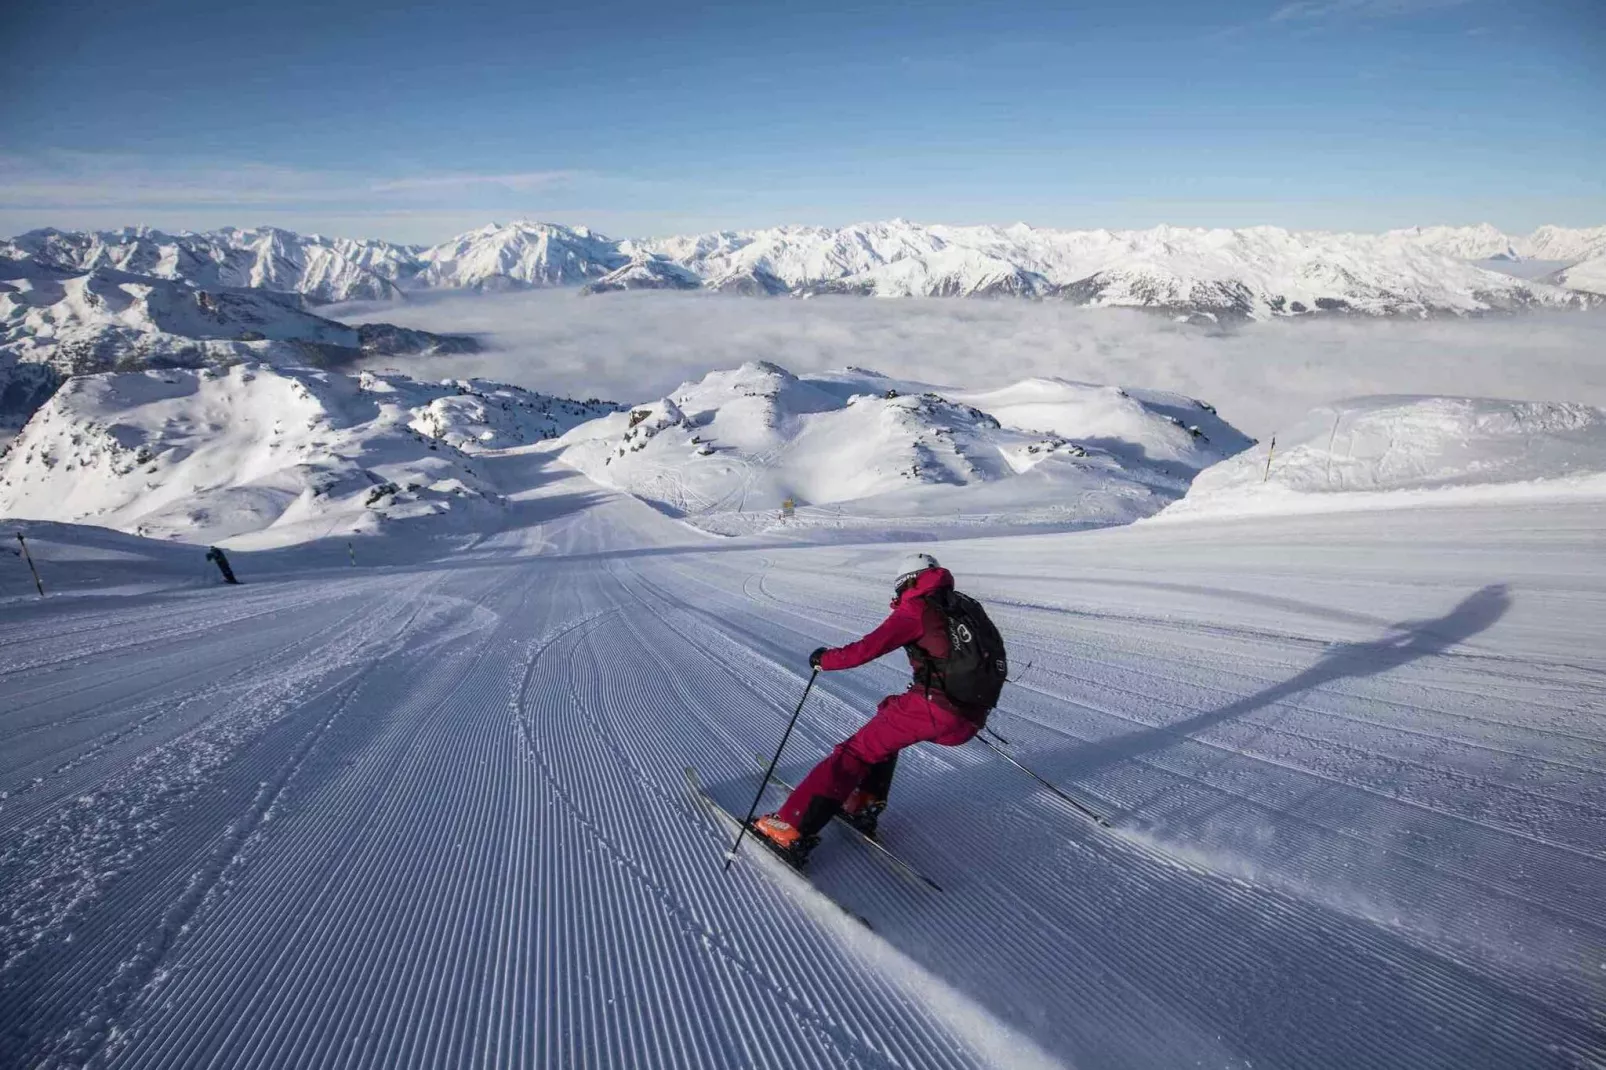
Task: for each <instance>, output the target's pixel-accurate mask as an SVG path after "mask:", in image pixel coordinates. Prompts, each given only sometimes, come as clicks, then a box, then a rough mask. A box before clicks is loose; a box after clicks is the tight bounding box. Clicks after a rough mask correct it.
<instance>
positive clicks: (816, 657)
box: [809, 646, 825, 672]
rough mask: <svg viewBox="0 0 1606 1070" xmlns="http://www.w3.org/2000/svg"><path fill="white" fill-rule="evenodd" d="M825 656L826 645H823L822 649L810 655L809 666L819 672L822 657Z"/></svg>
mask: <svg viewBox="0 0 1606 1070" xmlns="http://www.w3.org/2000/svg"><path fill="white" fill-rule="evenodd" d="M823 657H825V647H823V646H822V647H821V648H820V649H818V650H816V651H815V652H814V653H812V654H810V655H809V668H811V669H813V670H815V671H816V672H818V671H819V669H820V659H821V658H823Z"/></svg>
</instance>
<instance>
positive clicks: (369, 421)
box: [0, 363, 612, 547]
mask: <svg viewBox="0 0 1606 1070" xmlns="http://www.w3.org/2000/svg"><path fill="white" fill-rule="evenodd" d="M611 409H612V406H610V405H607V404H603V403H581V402H573V401H569V400H567V399H564V398H553V397H549V396H546V395H543V394H537V393H534V392H532V391H528V390H523V389H520V388H518V387H510V386H502V385H501V384H496V383H483V382H479V381H475V380H446V381H444V382H442V383H421V382H417V381H415V380H413V379H410V378H408V377H407V376H403V375H396V374H390V375H384V374H377V373H373V372H363V373H361V374H360V375H358V376H347V375H342V374H338V373H335V372H328V371H322V370H318V369H313V368H286V367H278V368H275V367H269V366H267V365H261V364H256V363H248V364H237V365H234V366H232V367H229V368H227V369H212V368H207V369H201V370H199V371H192V370H188V369H167V370H162V371H147V372H124V373H114V374H103V375H90V376H81V377H79V378H76V379H73V380H71V381H70V382H68V383H67V384H66V385H65V386H63V387H62V388H61V390H59V391H58V392H57V393H56V395H55V396H54V397H53V398H52V399H51V400H50V402H49V403H48V404H46V406H45V407H44V408H43V409H41V410H40V411H39V412H38V413H36V414H35V415H34V417H33V419H31V420H30V421H29V422H28V424H27V426H26V427H24V428H23V430H22V432H21V434H19V435H18V436H17V438H16V439H15V440H13V441H12V442H10V443H9V444H7V446H6V447H5V449H4V450H3V451H0V515H8V516H15V517H29V518H32V519H38V520H57V521H80V522H89V523H94V524H99V525H102V526H105V527H112V528H118V529H121V530H124V531H129V532H134V533H136V534H144V535H151V536H155V537H162V538H173V539H181V540H185V541H190V542H201V543H208V542H223V543H224V544H225V545H230V546H252V547H265V546H282V545H288V544H292V543H299V542H306V541H309V540H314V539H320V538H327V537H332V536H335V535H338V536H339V537H341V538H346V537H348V536H350V535H352V534H363V535H369V534H375V533H377V532H379V531H381V530H382V529H385V528H386V527H387V526H389V525H391V524H392V523H393V522H395V521H401V520H415V521H420V522H423V521H428V522H429V523H428V524H427V525H426V526H425V527H424V529H423V530H421V531H419V532H417V533H415V534H416V535H417V536H418V537H421V538H423V537H428V536H432V535H443V534H456V535H459V536H464V537H467V536H469V535H471V534H474V533H477V532H478V531H480V530H481V529H482V528H483V527H485V526H487V525H495V524H496V523H497V522H498V520H497V513H498V512H499V511H501V510H502V509H504V508H505V507H506V500H505V497H504V495H503V493H502V491H501V490H500V489H499V488H498V487H497V486H496V485H495V484H494V483H491V482H489V481H487V480H486V479H485V477H484V475H483V473H482V471H481V470H480V469H479V468H478V467H477V466H476V464H475V463H474V454H476V453H478V452H480V451H483V450H485V449H490V448H504V447H509V446H517V445H520V444H523V443H525V442H531V441H539V440H542V439H547V438H552V437H554V436H556V435H558V434H560V433H562V432H563V431H566V430H568V429H569V428H570V427H573V426H574V425H575V424H577V423H580V422H582V421H584V420H587V419H590V418H593V417H595V416H596V415H597V414H599V413H602V412H607V411H611Z"/></svg>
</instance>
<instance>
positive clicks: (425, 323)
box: [332, 290, 1606, 438]
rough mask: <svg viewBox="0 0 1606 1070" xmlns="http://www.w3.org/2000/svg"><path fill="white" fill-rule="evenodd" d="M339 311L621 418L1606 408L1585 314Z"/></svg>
mask: <svg viewBox="0 0 1606 1070" xmlns="http://www.w3.org/2000/svg"><path fill="white" fill-rule="evenodd" d="M332 311H333V313H334V314H335V315H336V316H338V317H339V318H342V319H346V320H349V321H352V322H357V321H362V320H385V321H388V322H392V323H398V324H401V325H404V326H409V327H418V328H422V329H425V330H430V331H437V332H445V333H470V334H475V335H478V336H479V337H480V338H481V341H482V342H483V343H485V344H486V346H487V347H488V348H487V350H486V352H483V353H480V354H477V355H472V356H454V357H432V358H415V359H411V360H404V361H397V360H395V359H393V358H392V359H389V360H387V361H385V362H384V363H385V365H386V366H390V367H400V368H401V369H402V370H404V371H410V372H412V373H414V374H417V375H424V376H430V377H435V376H441V377H444V376H456V377H467V376H482V377H485V378H490V379H496V380H500V381H503V382H511V383H516V384H518V385H521V386H526V387H530V388H532V389H536V390H543V391H547V392H550V393H555V394H564V395H568V396H576V397H593V396H594V397H606V398H611V399H613V400H617V401H623V402H637V401H645V400H651V399H654V398H657V397H661V396H662V395H663V394H665V393H666V392H668V391H670V390H672V389H673V388H674V387H676V386H677V385H679V384H680V383H682V382H684V381H686V380H688V379H695V378H700V377H701V376H702V375H703V374H704V373H705V372H707V371H710V370H712V369H715V368H728V367H734V366H735V365H737V364H740V363H742V362H743V361H748V360H770V361H774V362H775V363H777V364H780V365H782V366H783V367H786V368H789V369H791V370H792V371H793V372H797V373H805V372H810V371H822V370H826V369H830V368H840V367H843V366H844V365H849V364H852V365H857V366H860V367H865V368H872V369H874V370H876V371H880V372H884V373H886V374H888V375H893V376H898V377H904V378H913V379H920V380H924V381H927V382H931V383H936V384H940V385H953V386H965V387H972V388H982V387H991V386H998V385H1003V384H1005V383H1009V382H1013V381H1015V380H1018V379H1021V378H1024V377H1027V376H1058V377H1061V378H1067V379H1076V380H1081V381H1085V382H1096V383H1114V384H1119V385H1123V386H1137V387H1151V388H1156V389H1162V390H1173V391H1176V392H1179V393H1183V394H1188V395H1191V396H1193V397H1197V398H1201V399H1203V400H1206V401H1209V402H1211V403H1213V404H1214V405H1216V406H1217V408H1218V409H1219V410H1220V412H1221V415H1222V416H1224V417H1225V418H1227V419H1228V420H1230V421H1231V422H1233V423H1234V424H1236V425H1237V426H1239V427H1240V428H1242V429H1243V430H1244V431H1245V432H1247V433H1249V434H1251V435H1255V436H1258V437H1261V438H1265V437H1267V436H1269V435H1271V434H1273V433H1275V432H1276V430H1277V429H1278V428H1279V427H1283V426H1287V425H1288V424H1289V423H1291V422H1292V421H1293V420H1295V419H1297V418H1298V416H1299V415H1300V414H1301V413H1303V412H1304V411H1305V410H1307V409H1308V408H1310V407H1311V406H1313V405H1320V404H1324V403H1326V402H1329V401H1333V400H1335V399H1338V398H1343V397H1354V396H1359V395H1366V394H1452V395H1471V396H1481V397H1501V398H1520V399H1525V400H1538V401H1578V402H1585V403H1588V404H1592V405H1601V406H1606V316H1602V315H1591V314H1579V313H1575V314H1570V315H1567V314H1554V315H1542V316H1541V315H1535V316H1517V317H1500V318H1489V319H1474V320H1429V321H1402V320H1389V321H1371V320H1345V319H1324V320H1298V321H1275V322H1270V323H1251V324H1246V325H1243V326H1239V327H1232V328H1205V327H1198V326H1193V325H1187V324H1179V323H1175V322H1172V321H1170V320H1168V319H1166V318H1164V317H1161V316H1156V315H1152V314H1148V313H1142V312H1135V311H1125V310H1115V309H1085V308H1077V307H1073V306H1068V305H1062V304H1055V303H1047V302H1045V303H1036V302H1028V301H1010V300H997V301H992V300H964V299H948V300H943V299H930V300H920V299H897V300H877V299H873V298H851V297H840V298H816V299H812V300H796V299H789V298H777V299H768V300H766V299H756V298H739V297H730V296H725V295H719V294H703V293H690V294H688V293H661V292H647V293H622V294H605V295H599V296H595V297H580V296H578V295H577V294H576V293H575V292H574V291H572V290H545V291H526V292H521V293H510V294H481V295H446V296H435V295H429V296H426V297H423V298H419V299H415V300H413V301H409V302H407V303H404V304H391V305H381V306H374V305H346V306H340V307H337V308H335V309H334V310H332Z"/></svg>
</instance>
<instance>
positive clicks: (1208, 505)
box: [1167, 397, 1606, 519]
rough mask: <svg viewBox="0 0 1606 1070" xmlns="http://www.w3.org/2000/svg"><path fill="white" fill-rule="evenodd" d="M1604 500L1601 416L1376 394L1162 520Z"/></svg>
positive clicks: (1291, 438)
mask: <svg viewBox="0 0 1606 1070" xmlns="http://www.w3.org/2000/svg"><path fill="white" fill-rule="evenodd" d="M1446 494H1449V495H1450V496H1452V497H1458V498H1460V499H1463V500H1483V501H1487V500H1490V499H1491V498H1495V497H1510V496H1514V495H1515V496H1535V495H1538V496H1546V497H1550V496H1557V495H1569V494H1573V495H1584V496H1589V497H1606V410H1601V409H1597V408H1593V407H1591V406H1588V405H1572V404H1561V403H1554V404H1547V403H1541V402H1524V401H1498V400H1493V399H1487V398H1447V397H1373V398H1355V399H1353V400H1349V401H1342V402H1337V403H1335V404H1332V405H1324V406H1321V407H1319V408H1317V409H1314V410H1312V411H1311V412H1310V413H1309V414H1307V415H1306V417H1305V418H1304V419H1303V420H1301V421H1299V422H1298V423H1297V424H1295V425H1294V426H1293V427H1291V428H1289V430H1288V431H1286V432H1283V433H1282V434H1279V435H1278V437H1277V440H1276V442H1275V444H1273V443H1271V442H1267V443H1263V444H1261V445H1260V446H1259V447H1257V448H1256V449H1253V450H1249V451H1246V452H1244V453H1240V454H1239V455H1237V456H1236V457H1234V458H1232V459H1231V460H1228V461H1224V462H1222V463H1221V464H1218V465H1216V466H1215V467H1213V468H1211V469H1209V470H1207V471H1206V472H1204V473H1202V474H1201V475H1200V476H1199V478H1198V479H1196V480H1195V481H1194V483H1193V485H1192V487H1191V488H1190V489H1189V491H1188V494H1187V497H1186V498H1184V499H1183V500H1182V501H1181V502H1178V503H1177V504H1176V505H1175V506H1173V507H1172V509H1171V510H1169V511H1168V513H1167V519H1176V518H1182V517H1191V516H1198V515H1207V514H1212V513H1244V512H1260V511H1278V512H1281V511H1294V512H1305V511H1309V510H1312V509H1335V508H1378V507H1380V506H1394V507H1406V506H1410V505H1415V504H1420V503H1422V502H1425V501H1432V500H1433V498H1434V497H1435V496H1436V495H1437V496H1440V497H1442V496H1444V495H1446Z"/></svg>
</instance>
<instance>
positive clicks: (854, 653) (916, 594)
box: [820, 568, 977, 717]
mask: <svg viewBox="0 0 1606 1070" xmlns="http://www.w3.org/2000/svg"><path fill="white" fill-rule="evenodd" d="M953 586H954V577H953V573H951V572H949V571H948V570H947V569H945V568H928V569H927V570H926V571H924V572H922V573H921V574H920V575H919V576H918V577H917V578H916V579H915V581H914V583H912V584H910V585H909V586H908V587H906V588H904V590H903V592H902V593H901V594H899V595H898V597H897V598H895V599H894V600H893V602H892V613H891V615H890V616H888V617H887V619H886V620H884V621H882V622H881V624H880V625H879V626H878V627H877V628H876V629H875V631H873V632H871V633H870V634H869V635H867V636H865V637H864V638H863V639H860V640H858V641H857V642H852V643H849V644H848V645H847V646H839V647H835V648H833V649H831V650H827V651H826V652H825V653H824V654H821V655H820V668H822V669H825V670H827V671H835V670H837V669H855V668H858V667H859V666H860V665H865V664H868V663H869V662H872V661H874V660H875V659H876V658H879V657H881V656H882V655H883V654H890V653H891V652H892V651H894V650H896V649H898V647H908V646H911V645H912V646H916V647H919V648H920V649H921V650H924V651H925V652H926V653H927V654H929V655H930V656H931V657H934V658H946V657H947V656H948V654H949V652H950V651H951V650H952V649H953V647H952V644H950V643H949V642H948V619H947V618H946V617H945V616H944V615H943V613H942V610H940V609H938V608H937V607H936V606H934V605H931V604H930V603H928V602H927V601H926V596H927V595H928V594H931V593H932V592H933V591H940V590H944V589H947V590H952V589H953ZM908 654H909V667H910V668H911V669H912V670H914V675H915V678H914V681H913V683H912V684H911V685H910V686H911V687H912V688H920V689H921V690H925V689H926V686H927V682H926V680H925V678H924V670H925V667H926V666H925V662H924V661H923V660H922V659H921V657H920V655H919V654H918V653H916V652H915V651H914V650H909V651H908ZM929 697H930V700H931V701H932V702H933V703H935V704H936V705H938V706H941V707H942V708H943V709H946V710H948V711H949V712H951V713H957V714H959V715H960V716H962V717H973V716H974V715H975V714H976V712H977V711H971V710H967V709H962V708H961V707H960V706H959V704H958V703H956V702H954V701H953V700H952V699H950V698H949V697H948V696H947V695H945V694H943V693H942V691H941V690H940V689H938V688H931V690H930V692H929Z"/></svg>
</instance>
